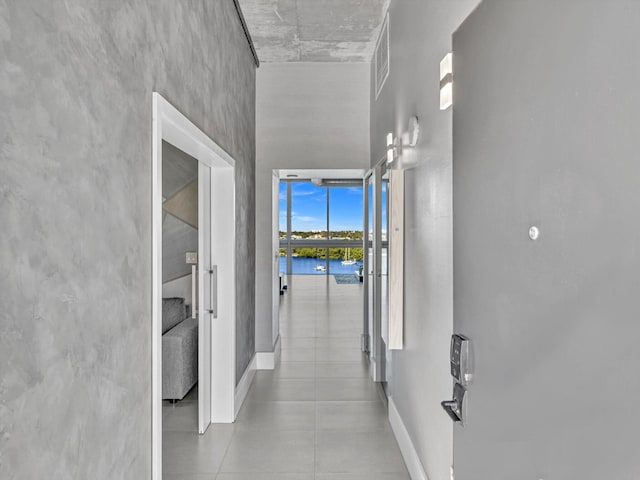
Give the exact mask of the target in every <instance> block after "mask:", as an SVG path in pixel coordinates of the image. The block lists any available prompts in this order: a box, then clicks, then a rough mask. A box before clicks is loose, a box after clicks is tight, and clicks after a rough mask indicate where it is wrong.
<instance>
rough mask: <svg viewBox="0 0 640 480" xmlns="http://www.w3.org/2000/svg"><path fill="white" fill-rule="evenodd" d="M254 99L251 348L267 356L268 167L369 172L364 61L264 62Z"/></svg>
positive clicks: (270, 327) (273, 332)
mask: <svg viewBox="0 0 640 480" xmlns="http://www.w3.org/2000/svg"><path fill="white" fill-rule="evenodd" d="M256 102H257V104H256V128H257V130H256V144H257V148H258V159H257V167H256V239H257V244H256V349H257V351H262V352H270V351H273V347H274V342H275V341H276V338H277V332H278V328H277V327H278V326H277V325H275V324H274V323H273V322H276V321H277V319H272V308H271V304H272V289H273V288H277V284H275V283H274V278H273V268H272V265H273V256H274V253H275V252H273V251H272V246H273V245H272V230H271V228H272V227H271V223H272V210H271V203H272V191H271V186H272V172H273V169H277V168H362V169H365V168H367V166H368V161H369V134H368V122H367V119H368V117H369V64H367V63H304V62H296V63H266V64H263V65H262V66H261V67H260V70H258V78H257V94H256ZM274 327H275V328H274Z"/></svg>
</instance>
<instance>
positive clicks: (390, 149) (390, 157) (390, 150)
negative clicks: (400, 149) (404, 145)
mask: <svg viewBox="0 0 640 480" xmlns="http://www.w3.org/2000/svg"><path fill="white" fill-rule="evenodd" d="M396 153H397V148H396V142H395V140H394V138H393V133H388V134H387V163H393V161H394V160H395V159H396Z"/></svg>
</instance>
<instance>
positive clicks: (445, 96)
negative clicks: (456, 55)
mask: <svg viewBox="0 0 640 480" xmlns="http://www.w3.org/2000/svg"><path fill="white" fill-rule="evenodd" d="M451 105H453V54H451V53H447V54H446V55H445V57H444V58H443V59H442V61H441V62H440V110H446V109H447V108H449V107H450V106H451Z"/></svg>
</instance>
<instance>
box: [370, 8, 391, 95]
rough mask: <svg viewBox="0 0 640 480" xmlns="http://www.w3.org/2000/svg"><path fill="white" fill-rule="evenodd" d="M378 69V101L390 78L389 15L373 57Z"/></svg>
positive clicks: (385, 18)
mask: <svg viewBox="0 0 640 480" xmlns="http://www.w3.org/2000/svg"><path fill="white" fill-rule="evenodd" d="M373 62H374V64H375V69H376V100H377V99H378V96H379V95H380V92H381V91H382V87H383V86H384V83H385V81H386V80H387V77H388V76H389V13H387V15H386V17H384V22H382V28H381V29H380V35H379V36H378V41H377V42H376V52H375V54H374V56H373Z"/></svg>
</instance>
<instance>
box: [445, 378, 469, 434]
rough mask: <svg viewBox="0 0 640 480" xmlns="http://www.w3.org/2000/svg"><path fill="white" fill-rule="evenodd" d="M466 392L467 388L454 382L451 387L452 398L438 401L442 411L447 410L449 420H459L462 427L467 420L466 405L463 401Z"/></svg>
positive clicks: (455, 421) (456, 421)
mask: <svg viewBox="0 0 640 480" xmlns="http://www.w3.org/2000/svg"><path fill="white" fill-rule="evenodd" d="M466 393H467V390H466V389H465V388H464V387H463V386H462V385H460V384H459V383H456V384H455V386H454V387H453V399H452V400H445V401H444V402H440V405H441V406H442V408H443V409H444V411H445V412H447V415H449V417H451V420H453V421H454V423H458V422H460V423H461V424H462V426H463V427H464V425H465V423H466V420H467V419H466V417H467V412H466V408H467V406H466V402H465V394H466Z"/></svg>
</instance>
